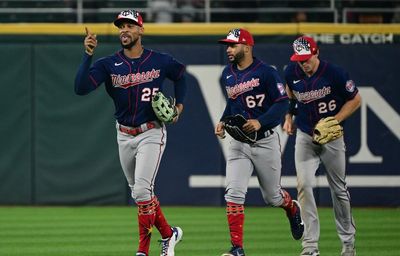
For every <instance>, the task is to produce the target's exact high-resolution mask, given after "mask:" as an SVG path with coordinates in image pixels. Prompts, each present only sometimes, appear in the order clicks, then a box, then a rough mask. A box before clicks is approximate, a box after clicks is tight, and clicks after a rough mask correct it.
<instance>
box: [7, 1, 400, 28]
mask: <svg viewBox="0 0 400 256" xmlns="http://www.w3.org/2000/svg"><path fill="white" fill-rule="evenodd" d="M364 2H365V1H364ZM367 2H369V3H373V2H377V3H379V2H380V1H371V0H370V1H367ZM386 2H390V1H386ZM392 2H393V6H395V4H396V3H397V4H399V6H400V0H394V1H392ZM133 3H134V4H133ZM378 5H379V4H378ZM132 8H134V9H136V10H138V11H140V12H141V13H142V14H143V16H144V18H145V20H146V22H329V23H339V22H343V23H348V22H359V21H358V20H351V19H349V16H350V15H355V14H357V13H358V14H360V13H363V14H365V13H367V14H368V13H369V14H374V13H378V12H379V13H380V14H381V13H389V14H391V15H392V16H395V15H399V16H400V7H399V8H376V7H373V8H351V7H346V4H345V1H338V0H322V1H321V0H320V1H317V0H308V1H278V0H258V1H250V0H247V1H245V0H242V1H227V0H135V1H132V0H108V1H107V0H103V1H95V0H63V1H57V0H38V1H27V0H3V1H1V2H0V22H74V23H83V22H95V23H96V22H110V21H112V20H113V18H114V17H115V15H116V14H117V13H118V12H120V11H121V10H123V9H132ZM384 22H387V21H384ZM394 22H400V21H394Z"/></svg>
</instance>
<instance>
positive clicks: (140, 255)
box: [136, 252, 147, 256]
mask: <svg viewBox="0 0 400 256" xmlns="http://www.w3.org/2000/svg"><path fill="white" fill-rule="evenodd" d="M136 256H147V255H146V253H143V252H137V253H136Z"/></svg>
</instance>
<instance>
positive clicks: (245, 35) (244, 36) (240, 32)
mask: <svg viewBox="0 0 400 256" xmlns="http://www.w3.org/2000/svg"><path fill="white" fill-rule="evenodd" d="M218 43H220V44H246V45H250V46H253V45H254V39H253V36H252V35H251V34H250V32H249V31H247V30H245V29H243V28H235V29H232V30H231V31H229V33H228V35H227V36H226V38H225V39H221V40H218Z"/></svg>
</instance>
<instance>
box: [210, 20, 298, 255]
mask: <svg viewBox="0 0 400 256" xmlns="http://www.w3.org/2000/svg"><path fill="white" fill-rule="evenodd" d="M219 43H221V44H225V45H226V53H227V56H228V59H229V62H230V64H228V65H227V66H226V67H225V69H224V70H223V72H222V77H221V81H222V84H223V86H224V87H225V88H226V91H227V94H228V100H227V105H226V108H225V111H224V113H223V114H222V117H221V121H220V122H219V123H218V124H217V125H216V127H215V134H216V135H217V136H219V137H221V138H224V137H225V136H224V134H225V131H227V132H228V133H229V134H230V135H231V136H232V137H233V140H232V141H231V142H230V147H229V152H228V156H227V163H226V190H225V200H226V215H227V219H228V225H229V230H230V239H231V243H232V247H231V249H230V250H229V252H226V253H224V254H222V255H223V256H243V255H245V254H244V248H243V229H244V216H245V206H244V203H245V199H246V193H247V187H248V183H249V180H250V177H251V175H252V173H253V171H255V173H256V175H257V178H258V181H259V183H260V189H261V193H262V196H263V199H264V201H265V202H266V203H267V204H271V205H272V206H275V207H281V208H283V209H284V210H285V211H286V215H287V217H288V219H289V223H290V227H291V232H292V236H293V238H294V239H296V240H298V239H301V237H302V236H303V231H304V226H303V222H302V220H301V215H300V206H299V204H298V203H297V202H296V201H294V200H292V198H291V196H290V195H289V193H288V192H287V191H286V190H284V189H282V187H281V184H280V181H281V167H282V163H281V147H280V143H279V134H278V133H277V130H276V129H277V126H278V125H280V123H281V121H282V118H283V116H284V115H285V113H286V111H287V106H288V101H287V95H286V92H285V88H284V85H283V82H282V79H281V78H280V77H279V75H278V72H277V71H276V70H275V69H274V68H272V67H271V66H269V65H267V64H265V63H264V62H262V61H261V60H259V59H257V58H256V57H253V46H254V39H253V36H252V35H251V34H250V33H249V32H248V31H247V30H245V29H242V28H237V29H232V30H231V31H230V32H229V33H228V35H227V37H226V38H224V39H222V40H219Z"/></svg>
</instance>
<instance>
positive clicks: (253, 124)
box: [243, 119, 261, 133]
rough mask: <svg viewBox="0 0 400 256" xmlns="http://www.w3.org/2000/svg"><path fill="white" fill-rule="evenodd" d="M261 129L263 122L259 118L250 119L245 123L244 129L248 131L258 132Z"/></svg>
mask: <svg viewBox="0 0 400 256" xmlns="http://www.w3.org/2000/svg"><path fill="white" fill-rule="evenodd" d="M260 129H261V124H260V122H259V121H258V120H257V119H248V120H247V122H246V123H245V124H244V125H243V131H244V132H246V133H251V132H256V131H258V130H260Z"/></svg>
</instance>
